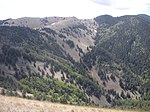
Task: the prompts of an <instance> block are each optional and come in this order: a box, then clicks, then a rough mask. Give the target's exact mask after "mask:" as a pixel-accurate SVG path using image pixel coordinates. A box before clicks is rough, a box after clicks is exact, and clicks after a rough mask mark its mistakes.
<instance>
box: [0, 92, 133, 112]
mask: <svg viewBox="0 0 150 112" xmlns="http://www.w3.org/2000/svg"><path fill="white" fill-rule="evenodd" d="M0 112H135V111H129V110H128V111H124V110H115V109H104V108H90V107H81V106H71V105H63V104H56V103H49V102H42V101H35V100H27V99H22V98H17V97H8V96H1V95H0Z"/></svg>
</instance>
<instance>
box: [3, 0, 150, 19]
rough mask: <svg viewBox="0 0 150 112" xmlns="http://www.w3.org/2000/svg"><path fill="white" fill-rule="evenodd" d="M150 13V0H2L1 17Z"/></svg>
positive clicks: (85, 16)
mask: <svg viewBox="0 0 150 112" xmlns="http://www.w3.org/2000/svg"><path fill="white" fill-rule="evenodd" d="M142 13H143V14H150V0H136V1H135V0H0V14H1V15H0V19H7V18H19V17H50V16H63V17H68V16H75V17H77V18H81V19H88V18H94V17H96V16H99V15H104V14H109V15H112V16H121V15H135V14H142Z"/></svg>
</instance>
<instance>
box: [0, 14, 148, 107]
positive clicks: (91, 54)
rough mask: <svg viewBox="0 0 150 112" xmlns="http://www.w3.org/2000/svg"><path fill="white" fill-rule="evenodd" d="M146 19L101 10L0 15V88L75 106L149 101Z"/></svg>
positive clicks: (24, 95)
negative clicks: (81, 14)
mask: <svg viewBox="0 0 150 112" xmlns="http://www.w3.org/2000/svg"><path fill="white" fill-rule="evenodd" d="M148 18H149V16H146V15H131V16H129V15H127V16H121V17H112V16H110V15H102V16H98V17H96V18H95V19H84V20H80V19H77V18H75V17H68V18H66V17H46V18H28V17H25V18H19V19H7V20H1V21H0V85H1V87H3V88H4V89H3V91H1V92H2V93H4V94H7V93H9V92H7V91H10V92H11V93H12V94H14V91H16V93H17V94H18V93H20V92H21V93H22V95H21V96H22V97H29V96H28V95H29V94H31V96H30V97H32V98H34V99H38V100H48V101H51V102H61V103H67V104H80V105H95V104H96V105H100V106H102V105H107V106H111V105H112V106H116V105H122V104H126V103H122V102H124V100H125V101H126V102H130V101H132V100H143V101H145V100H146V101H147V100H148V101H149V100H150V97H149V96H150V91H149V90H150V88H149V87H150V74H149V73H150V69H149V68H150V38H149V35H150V23H149V20H148ZM123 99H124V100H123ZM131 99H132V100H131ZM139 103H141V102H139ZM130 104H131V105H132V103H130ZM137 105H138V104H137ZM143 106H146V105H145V103H143ZM126 107H127V106H126Z"/></svg>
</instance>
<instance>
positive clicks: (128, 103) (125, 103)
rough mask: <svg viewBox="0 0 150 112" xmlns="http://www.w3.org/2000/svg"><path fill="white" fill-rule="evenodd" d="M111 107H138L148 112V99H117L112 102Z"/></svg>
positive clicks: (149, 103)
mask: <svg viewBox="0 0 150 112" xmlns="http://www.w3.org/2000/svg"><path fill="white" fill-rule="evenodd" d="M113 107H117V108H122V109H138V110H141V111H144V112H149V110H150V101H144V100H118V101H115V102H113Z"/></svg>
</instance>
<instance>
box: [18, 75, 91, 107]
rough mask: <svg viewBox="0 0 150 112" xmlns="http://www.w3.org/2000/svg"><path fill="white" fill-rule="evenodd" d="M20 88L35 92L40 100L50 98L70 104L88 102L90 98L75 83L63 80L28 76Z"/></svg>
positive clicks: (22, 81) (53, 100)
mask: <svg viewBox="0 0 150 112" xmlns="http://www.w3.org/2000/svg"><path fill="white" fill-rule="evenodd" d="M20 83H21V85H20V89H21V90H25V91H27V92H28V93H32V94H34V97H35V98H36V99H38V100H49V101H52V102H61V103H68V104H81V105H82V104H88V103H89V102H88V99H87V97H86V95H85V93H84V91H83V90H81V89H79V87H77V86H75V85H73V84H67V83H65V82H63V81H59V80H55V79H51V78H42V77H28V78H25V79H22V80H21V81H20Z"/></svg>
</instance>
